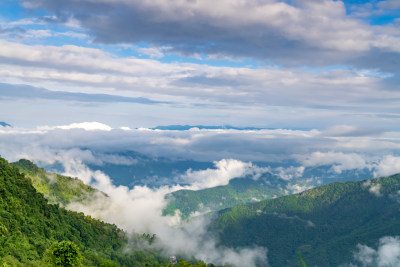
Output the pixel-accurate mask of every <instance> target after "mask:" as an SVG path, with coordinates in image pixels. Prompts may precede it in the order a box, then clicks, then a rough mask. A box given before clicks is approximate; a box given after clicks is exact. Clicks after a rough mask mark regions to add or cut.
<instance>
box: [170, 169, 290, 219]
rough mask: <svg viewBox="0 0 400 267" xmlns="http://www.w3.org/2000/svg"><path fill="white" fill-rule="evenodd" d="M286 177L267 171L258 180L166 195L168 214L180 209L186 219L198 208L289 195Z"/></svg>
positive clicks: (236, 181)
mask: <svg viewBox="0 0 400 267" xmlns="http://www.w3.org/2000/svg"><path fill="white" fill-rule="evenodd" d="M286 186H287V182H286V181H285V180H282V179H280V178H279V177H277V176H275V175H272V174H269V173H265V174H263V175H262V176H261V177H260V178H258V179H257V180H254V179H252V178H251V177H246V178H235V179H232V180H230V181H229V184H228V185H224V186H217V187H213V188H207V189H203V190H198V191H193V190H179V191H175V192H173V193H171V194H169V195H167V196H166V199H167V200H168V205H167V206H166V208H165V209H164V214H169V215H173V214H174V213H175V210H179V211H180V213H181V215H182V217H183V218H187V217H188V216H189V215H190V214H191V213H194V212H196V211H200V212H201V211H218V210H222V209H225V208H228V207H233V206H235V205H238V204H244V203H250V202H259V201H260V200H265V199H270V198H275V197H278V196H282V195H284V194H285V192H284V189H285V188H286Z"/></svg>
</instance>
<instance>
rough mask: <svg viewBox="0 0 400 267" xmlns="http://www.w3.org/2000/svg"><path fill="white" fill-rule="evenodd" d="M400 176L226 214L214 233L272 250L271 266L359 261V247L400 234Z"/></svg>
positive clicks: (319, 189) (316, 191)
mask: <svg viewBox="0 0 400 267" xmlns="http://www.w3.org/2000/svg"><path fill="white" fill-rule="evenodd" d="M399 190H400V175H395V176H391V177H384V178H379V179H372V180H368V181H361V182H347V183H339V182H338V183H333V184H329V185H324V186H321V187H317V188H314V189H311V190H308V191H305V192H303V193H301V194H296V195H290V196H284V197H281V198H278V199H272V200H266V201H262V202H260V203H256V204H251V205H239V206H235V207H233V208H231V209H228V210H224V211H221V212H220V213H219V215H218V217H217V219H216V221H215V223H214V230H218V231H221V232H220V237H221V243H222V244H224V245H228V246H233V247H241V246H249V245H258V246H264V247H267V248H268V258H269V261H270V264H271V266H300V263H299V257H298V254H297V253H301V255H302V257H303V259H304V260H305V261H306V262H307V264H308V265H309V266H339V265H340V264H343V263H349V262H351V261H352V259H353V252H354V251H355V249H356V246H357V244H365V245H368V246H374V245H375V244H376V243H377V241H378V240H379V238H381V237H383V236H395V235H400V212H399V208H400V205H399V202H398V201H399V200H400V194H399V192H400V191H399Z"/></svg>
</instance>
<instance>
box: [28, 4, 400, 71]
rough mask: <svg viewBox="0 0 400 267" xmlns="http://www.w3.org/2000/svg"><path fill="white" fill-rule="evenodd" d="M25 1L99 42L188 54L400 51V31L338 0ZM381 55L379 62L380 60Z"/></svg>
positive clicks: (323, 56) (283, 56)
mask: <svg viewBox="0 0 400 267" xmlns="http://www.w3.org/2000/svg"><path fill="white" fill-rule="evenodd" d="M24 2H25V6H28V5H29V6H30V7H44V8H47V10H48V11H49V12H51V13H54V14H58V16H59V17H60V18H63V19H64V20H67V19H68V18H75V19H77V20H79V22H80V23H81V25H82V26H83V27H85V28H87V29H89V30H90V32H91V34H92V35H93V36H94V38H95V41H97V42H103V43H128V42H130V43H140V42H148V43H152V44H154V45H158V46H165V45H168V46H171V50H174V51H177V52H179V53H185V54H196V53H205V54H211V55H212V54H215V55H218V54H220V55H233V56H236V57H255V58H264V59H270V60H271V59H272V60H275V61H278V62H280V63H286V64H307V65H310V64H311V65H317V64H329V65H330V64H333V65H334V64H337V63H338V62H343V60H348V61H350V62H351V60H352V59H354V58H357V57H362V56H365V54H366V53H370V52H371V53H372V52H373V50H374V49H380V50H383V51H395V52H399V51H398V46H397V45H395V43H396V40H397V39H398V36H396V35H386V34H382V33H381V32H380V31H379V30H377V29H376V28H374V27H372V26H369V25H367V24H365V23H363V22H362V21H359V20H356V19H354V18H352V17H349V16H348V15H347V14H346V8H345V6H344V4H343V2H341V1H329V0H326V1H295V2H290V3H288V2H283V1H263V2H249V1H228V0H224V1H219V2H218V3H215V2H212V1H210V0H206V1H201V2H199V1H172V2H169V3H168V4H166V3H165V2H163V1H123V0H121V1H96V2H93V1H81V2H79V3H78V4H77V3H69V2H65V1H54V0H41V1H35V2H33V1H31V0H26V1H24ZM384 2H387V3H382V4H381V5H385V6H392V4H391V3H390V2H391V1H384ZM32 3H34V4H35V5H32ZM99 17H101V18H102V19H101V20H99ZM127 25H137V27H128V26H127ZM397 43H398V41H397ZM396 57H398V55H396ZM353 62H355V61H353ZM381 62H382V61H378V62H377V63H376V64H379V67H381V68H384V67H385V66H384V65H383V64H381Z"/></svg>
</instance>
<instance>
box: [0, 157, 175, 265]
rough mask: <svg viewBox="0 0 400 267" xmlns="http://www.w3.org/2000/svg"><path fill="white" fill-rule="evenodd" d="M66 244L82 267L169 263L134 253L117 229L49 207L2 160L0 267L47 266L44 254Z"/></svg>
mask: <svg viewBox="0 0 400 267" xmlns="http://www.w3.org/2000/svg"><path fill="white" fill-rule="evenodd" d="M64 240H65V241H71V242H73V243H74V244H76V246H77V247H78V248H79V250H80V251H81V253H82V256H83V258H82V265H84V266H145V265H146V264H147V265H150V266H155V265H157V264H160V263H163V262H164V263H167V262H168V259H167V258H165V257H163V256H161V255H160V254H159V253H158V252H156V251H154V250H151V249H145V250H144V249H141V250H139V249H135V248H130V247H129V246H128V240H127V236H126V234H125V233H124V232H123V231H122V230H120V229H118V228H117V227H116V226H115V225H111V224H106V223H103V222H101V221H99V220H96V219H93V218H91V217H89V216H85V215H84V214H83V213H76V212H71V211H68V210H65V209H64V208H61V207H60V206H59V205H53V204H49V203H48V202H47V200H46V199H45V197H44V196H43V194H41V193H39V192H37V191H36V190H35V188H34V187H33V186H32V182H31V180H30V179H27V178H25V176H24V175H23V174H21V173H20V172H19V171H18V169H17V168H15V167H14V166H13V165H11V164H9V163H8V162H7V161H6V160H4V159H3V158H0V266H1V264H3V265H4V264H8V265H10V266H44V260H45V258H46V257H43V256H44V254H45V252H46V251H48V249H50V250H54V249H55V248H56V247H52V246H53V244H55V243H58V242H61V241H64ZM61 244H63V243H61ZM51 247H52V248H51Z"/></svg>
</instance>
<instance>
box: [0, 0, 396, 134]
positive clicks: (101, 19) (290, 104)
mask: <svg viewBox="0 0 400 267" xmlns="http://www.w3.org/2000/svg"><path fill="white" fill-rule="evenodd" d="M214 2H215V1H211V0H203V1H178V0H175V1H168V2H167V1H161V0H159V1H125V0H114V1H106V0H100V1H89V0H83V1H79V2H77V1H61V0H24V1H10V0H6V1H2V2H1V3H0V83H1V91H0V92H1V93H0V102H1V105H0V113H1V114H2V117H1V118H0V120H1V121H6V122H8V123H10V124H13V125H16V126H19V127H36V126H40V125H53V126H54V125H65V124H70V123H73V122H84V121H99V122H102V123H106V124H108V125H111V126H112V127H120V126H129V127H133V128H135V127H154V126H157V125H169V124H189V125H190V124H192V125H198V124H203V125H227V124H229V125H235V126H242V127H243V126H254V127H269V128H302V129H314V128H315V129H327V128H329V127H333V126H335V125H352V126H359V127H365V126H371V125H373V126H376V127H378V128H384V129H387V130H398V128H399V126H397V125H400V124H399V116H400V112H399V109H398V107H399V104H400V103H399V102H400V101H399V100H400V92H399V89H400V88H399V83H398V79H399V73H400V67H399V66H400V64H398V63H399V62H400V45H399V43H400V27H399V26H400V18H399V10H400V4H399V1H397V0H382V1H370V2H368V1H345V2H342V1H328V0H326V1H305V0H297V1H276V0H268V1H258V2H254V1H228V0H223V1H219V2H218V3H214ZM27 88H28V89H27ZM29 88H30V89H31V92H30V93H26V92H27V91H26V90H29ZM24 90H25V91H24ZM51 91H57V93H54V94H52V97H49V92H50V94H51ZM99 95H101V97H100V98H99ZM72 96H73V97H72ZM99 99H101V100H99ZM127 99H130V100H129V101H128V100H127ZM135 99H141V100H145V101H139V102H138V101H136V100H135ZM134 100H135V101H134Z"/></svg>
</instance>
